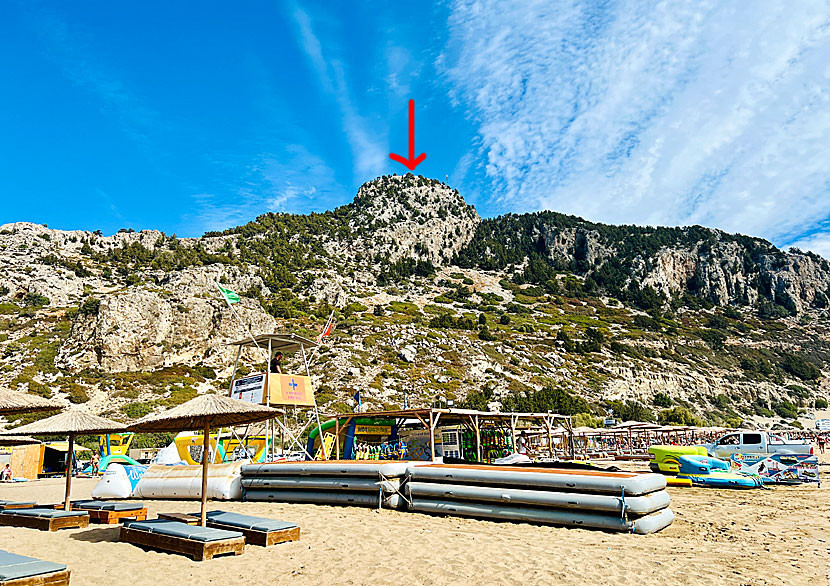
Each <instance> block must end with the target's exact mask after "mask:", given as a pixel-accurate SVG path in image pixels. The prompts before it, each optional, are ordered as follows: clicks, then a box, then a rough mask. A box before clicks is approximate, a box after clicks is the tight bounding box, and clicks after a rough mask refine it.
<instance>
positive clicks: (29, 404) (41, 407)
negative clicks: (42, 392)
mask: <svg viewBox="0 0 830 586" xmlns="http://www.w3.org/2000/svg"><path fill="white" fill-rule="evenodd" d="M61 408H63V405H61V404H60V403H56V402H54V401H50V400H49V399H44V398H43V397H38V396H36V395H30V394H28V393H23V392H21V391H12V390H9V389H0V415H8V414H12V413H30V412H32V411H51V410H53V409H61Z"/></svg>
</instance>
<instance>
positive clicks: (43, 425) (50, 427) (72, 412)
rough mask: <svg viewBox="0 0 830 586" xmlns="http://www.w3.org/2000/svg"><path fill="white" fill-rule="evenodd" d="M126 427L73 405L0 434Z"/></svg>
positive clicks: (66, 431)
mask: <svg viewBox="0 0 830 586" xmlns="http://www.w3.org/2000/svg"><path fill="white" fill-rule="evenodd" d="M126 428H127V426H126V425H124V424H123V423H118V422H117V421H112V420H111V419H105V418H103V417H98V416H97V415H93V414H92V413H90V412H89V411H88V410H86V409H84V408H83V407H75V408H73V409H67V410H66V411H64V412H62V413H58V414H57V415H53V416H52V417H47V418H46V419H41V420H39V421H34V422H32V423H29V424H27V425H23V426H21V427H17V428H15V429H10V430H6V431H4V432H0V436H8V435H21V434H25V435H69V434H76V433H109V432H111V431H123V430H125V429H126Z"/></svg>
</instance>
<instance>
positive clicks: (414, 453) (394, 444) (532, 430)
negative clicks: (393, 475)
mask: <svg viewBox="0 0 830 586" xmlns="http://www.w3.org/2000/svg"><path fill="white" fill-rule="evenodd" d="M326 419H327V421H325V422H324V423H322V424H321V425H320V428H319V429H317V428H315V429H312V430H311V432H310V433H309V436H308V442H307V444H306V451H307V452H308V454H309V456H310V457H312V458H314V459H343V460H425V461H433V460H436V459H437V458H455V459H459V460H467V461H470V462H482V463H490V462H493V461H495V460H497V459H499V458H504V457H506V456H509V455H510V454H513V453H515V452H516V441H517V439H518V437H519V435H520V434H521V433H522V432H523V431H524V432H525V433H526V435H527V436H528V437H532V438H534V444H533V445H531V446H529V447H530V449H531V451H533V452H534V453H536V454H538V455H539V456H540V457H547V458H550V459H554V458H557V457H569V456H572V452H573V441H572V440H573V436H572V432H571V418H570V416H567V415H558V414H555V413H497V412H490V411H476V410H472V409H451V408H443V409H442V408H432V407H428V408H421V409H402V410H397V411H373V412H366V413H352V414H346V415H336V416H328V417H327V418H326ZM321 432H322V438H321ZM323 452H325V453H326V454H330V455H331V456H330V457H328V458H326V457H324V456H323Z"/></svg>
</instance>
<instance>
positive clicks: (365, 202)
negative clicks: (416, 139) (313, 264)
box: [334, 174, 481, 265]
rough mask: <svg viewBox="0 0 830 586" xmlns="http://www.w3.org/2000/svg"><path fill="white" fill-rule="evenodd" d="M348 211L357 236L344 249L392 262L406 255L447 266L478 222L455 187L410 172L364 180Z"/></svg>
mask: <svg viewBox="0 0 830 586" xmlns="http://www.w3.org/2000/svg"><path fill="white" fill-rule="evenodd" d="M352 209H353V212H354V218H353V220H352V221H351V228H352V230H353V232H354V233H355V234H356V235H357V237H356V239H355V240H354V241H353V242H352V243H351V244H350V246H349V250H348V252H349V253H350V254H351V255H352V256H353V255H354V254H356V253H362V254H364V255H365V256H368V257H370V258H374V257H376V256H378V255H380V256H381V257H383V256H388V258H389V260H391V261H392V262H394V261H396V260H398V259H400V258H404V257H408V258H414V259H421V260H429V261H431V262H432V263H433V264H435V265H443V264H447V263H448V262H449V261H450V259H452V258H453V257H454V256H455V254H456V253H457V252H458V251H459V250H461V249H462V248H463V247H464V246H465V245H466V244H467V243H468V242H469V241H470V239H471V238H472V237H473V235H474V234H475V229H476V226H478V224H479V222H480V221H481V218H479V216H478V214H477V213H476V211H475V208H473V207H472V206H469V205H467V203H466V202H465V201H464V198H462V197H461V195H460V194H459V193H458V191H456V190H454V189H451V188H450V187H448V186H447V185H445V184H443V183H440V182H438V181H435V180H432V179H426V178H424V177H415V176H414V175H412V174H407V175H393V176H387V177H379V178H378V179H375V180H374V181H370V182H369V183H365V184H364V185H362V186H361V187H360V190H359V191H358V193H357V197H356V198H355V201H354V203H353V204H352ZM334 248H335V249H337V248H338V247H337V246H336V245H335V246H334Z"/></svg>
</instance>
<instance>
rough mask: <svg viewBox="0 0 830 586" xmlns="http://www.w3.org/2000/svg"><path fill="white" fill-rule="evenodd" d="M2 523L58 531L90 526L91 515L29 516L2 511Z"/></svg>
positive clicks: (0, 516) (0, 521) (0, 519)
mask: <svg viewBox="0 0 830 586" xmlns="http://www.w3.org/2000/svg"><path fill="white" fill-rule="evenodd" d="M0 525H5V526H6V527H28V528H29V529H40V530H41V531H57V530H58V529H70V528H75V527H76V528H78V529H83V528H84V527H88V526H89V515H77V516H73V517H55V518H53V519H48V518H45V517H27V516H24V515H10V514H7V513H0Z"/></svg>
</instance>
